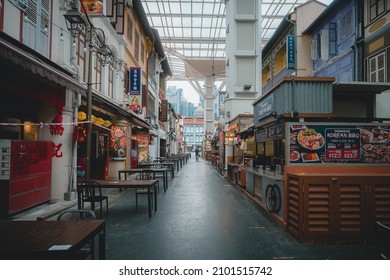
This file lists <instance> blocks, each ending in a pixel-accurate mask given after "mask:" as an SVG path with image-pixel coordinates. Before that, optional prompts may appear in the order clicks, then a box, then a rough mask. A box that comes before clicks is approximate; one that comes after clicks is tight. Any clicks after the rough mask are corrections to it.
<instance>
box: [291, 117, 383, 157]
mask: <svg viewBox="0 0 390 280" xmlns="http://www.w3.org/2000/svg"><path fill="white" fill-rule="evenodd" d="M289 136H290V141H289V144H290V145H289V146H290V155H289V161H290V163H291V164H326V163H346V164H348V163H349V164H389V163H390V126H388V125H370V124H362V125H350V124H340V125H335V124H327V125H315V124H313V125H312V124H302V123H295V124H290V125H289Z"/></svg>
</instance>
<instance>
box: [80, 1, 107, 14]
mask: <svg viewBox="0 0 390 280" xmlns="http://www.w3.org/2000/svg"><path fill="white" fill-rule="evenodd" d="M81 2H82V6H84V8H85V11H84V9H83V7H80V11H81V13H83V14H85V13H86V14H88V15H92V16H102V15H105V13H106V1H105V0H81Z"/></svg>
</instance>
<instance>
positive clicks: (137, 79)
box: [129, 67, 142, 95]
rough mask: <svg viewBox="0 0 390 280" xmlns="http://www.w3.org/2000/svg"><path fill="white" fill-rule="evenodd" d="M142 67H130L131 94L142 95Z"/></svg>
mask: <svg viewBox="0 0 390 280" xmlns="http://www.w3.org/2000/svg"><path fill="white" fill-rule="evenodd" d="M141 72H142V71H141V67H130V79H129V80H130V90H129V92H130V95H141Z"/></svg>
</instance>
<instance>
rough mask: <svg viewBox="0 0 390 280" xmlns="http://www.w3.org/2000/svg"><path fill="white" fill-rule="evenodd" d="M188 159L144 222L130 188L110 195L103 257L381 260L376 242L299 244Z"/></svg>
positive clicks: (204, 166) (204, 167) (213, 172)
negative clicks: (155, 208) (155, 209)
mask: <svg viewBox="0 0 390 280" xmlns="http://www.w3.org/2000/svg"><path fill="white" fill-rule="evenodd" d="M194 158H195V157H192V158H191V159H190V160H189V161H188V163H187V164H185V165H184V166H183V168H181V169H180V171H179V172H178V173H177V175H175V178H174V179H173V180H172V179H170V182H169V189H168V191H167V192H166V193H164V192H163V191H160V193H159V195H158V203H159V204H158V211H157V212H155V213H154V215H153V217H152V218H151V219H149V218H148V217H147V215H146V214H145V213H146V211H147V202H146V198H145V197H142V198H141V200H142V201H140V202H139V203H140V204H139V205H138V210H137V211H136V210H135V198H134V190H130V189H129V190H126V191H124V192H121V193H115V194H113V195H112V196H110V201H109V214H108V215H106V216H105V218H106V222H107V225H106V230H107V231H106V234H107V236H106V238H107V258H108V259H134V260H153V259H157V260H174V259H178V260H193V259H198V260H213V259H241V260H245V259H248V260H249V259H316V260H325V259H336V260H337V259H380V257H379V256H378V255H377V251H376V249H375V246H374V245H365V244H342V245H340V244H301V243H299V242H297V241H296V240H295V239H293V238H292V237H291V236H290V235H289V234H288V233H287V232H285V231H284V230H283V229H281V228H280V226H278V225H277V224H276V223H274V222H273V221H270V220H269V219H268V218H266V217H265V216H264V215H263V214H262V211H261V210H260V209H259V208H258V207H257V206H256V205H255V204H254V202H253V201H252V200H251V199H250V198H249V197H248V196H247V195H246V194H245V193H243V192H242V191H241V190H240V189H239V188H237V187H235V186H233V185H232V184H231V183H229V182H228V181H226V179H225V178H223V177H222V176H221V175H219V174H218V173H217V172H216V170H215V169H214V168H213V167H212V166H211V164H210V163H209V162H207V161H204V160H200V161H199V162H196V161H195V159H194Z"/></svg>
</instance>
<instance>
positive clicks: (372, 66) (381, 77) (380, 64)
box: [369, 52, 386, 82]
mask: <svg viewBox="0 0 390 280" xmlns="http://www.w3.org/2000/svg"><path fill="white" fill-rule="evenodd" d="M385 61H386V57H385V53H384V52H383V53H380V54H379V55H377V56H374V57H372V58H370V60H369V80H370V82H386V78H385V77H386V67H385Z"/></svg>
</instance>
